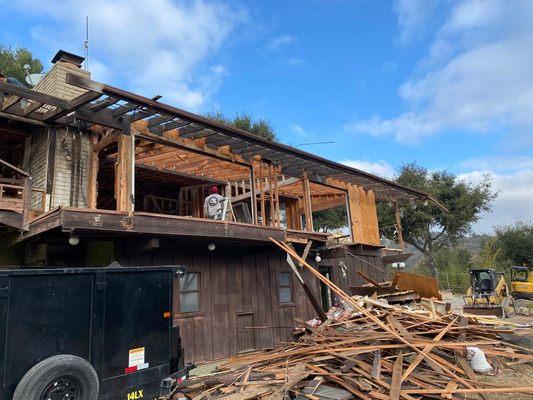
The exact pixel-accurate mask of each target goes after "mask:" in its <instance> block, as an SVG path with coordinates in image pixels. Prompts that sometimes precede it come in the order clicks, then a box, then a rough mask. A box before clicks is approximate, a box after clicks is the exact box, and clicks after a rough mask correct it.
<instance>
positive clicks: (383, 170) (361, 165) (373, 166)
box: [341, 160, 395, 178]
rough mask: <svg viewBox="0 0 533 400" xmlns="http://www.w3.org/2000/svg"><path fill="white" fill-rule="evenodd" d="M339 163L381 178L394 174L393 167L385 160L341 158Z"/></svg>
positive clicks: (390, 176)
mask: <svg viewBox="0 0 533 400" xmlns="http://www.w3.org/2000/svg"><path fill="white" fill-rule="evenodd" d="M341 164H344V165H347V166H349V167H352V168H357V169H360V170H362V171H365V172H369V173H371V174H374V175H378V176H381V177H383V178H392V177H393V176H394V173H395V171H394V168H393V167H392V166H391V165H390V164H389V163H388V162H386V161H383V160H379V161H377V162H371V161H365V160H343V161H341Z"/></svg>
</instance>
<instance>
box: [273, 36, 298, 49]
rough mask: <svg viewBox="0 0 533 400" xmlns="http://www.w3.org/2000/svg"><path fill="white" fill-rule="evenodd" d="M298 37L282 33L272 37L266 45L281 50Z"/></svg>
mask: <svg viewBox="0 0 533 400" xmlns="http://www.w3.org/2000/svg"><path fill="white" fill-rule="evenodd" d="M295 41H296V38H295V37H294V36H292V35H281V36H276V37H275V38H272V39H271V40H270V41H269V42H268V43H267V45H266V48H267V49H268V50H280V49H281V48H282V47H285V46H287V45H289V44H291V43H294V42H295Z"/></svg>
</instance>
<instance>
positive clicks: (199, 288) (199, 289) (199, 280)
mask: <svg viewBox="0 0 533 400" xmlns="http://www.w3.org/2000/svg"><path fill="white" fill-rule="evenodd" d="M192 274H195V275H196V279H197V289H194V290H181V279H182V278H181V277H179V278H178V279H177V303H178V304H177V306H178V315H180V316H193V315H198V314H202V313H203V312H202V274H201V272H199V271H187V272H186V273H185V275H184V277H186V276H187V275H192ZM188 293H198V309H197V310H195V311H182V310H181V295H182V294H188Z"/></svg>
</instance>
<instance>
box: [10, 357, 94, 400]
mask: <svg viewBox="0 0 533 400" xmlns="http://www.w3.org/2000/svg"><path fill="white" fill-rule="evenodd" d="M98 391H99V383H98V376H97V375H96V372H95V370H94V368H93V367H92V366H91V364H89V363H88V362H87V361H86V360H84V359H83V358H80V357H77V356H73V355H69V354H61V355H57V356H53V357H50V358H47V359H45V360H43V361H41V362H39V363H38V364H36V365H34V366H33V367H32V368H31V369H30V370H29V371H28V372H27V373H26V374H25V375H24V376H23V377H22V379H21V380H20V382H19V384H18V385H17V388H16V390H15V394H14V395H13V400H29V399H44V398H65V397H64V395H67V396H68V397H73V398H75V399H76V400H97V399H98ZM58 396H61V397H58Z"/></svg>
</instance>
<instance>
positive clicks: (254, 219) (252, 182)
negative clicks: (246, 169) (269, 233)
mask: <svg viewBox="0 0 533 400" xmlns="http://www.w3.org/2000/svg"><path fill="white" fill-rule="evenodd" d="M250 206H251V208H252V223H253V224H254V225H257V196H256V192H255V173H254V166H253V164H252V166H251V167H250Z"/></svg>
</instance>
